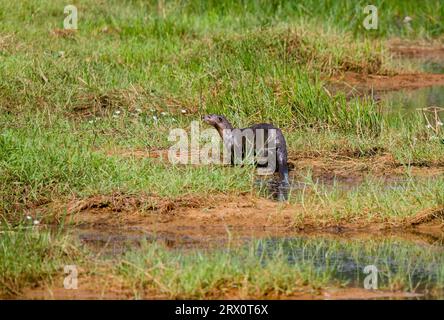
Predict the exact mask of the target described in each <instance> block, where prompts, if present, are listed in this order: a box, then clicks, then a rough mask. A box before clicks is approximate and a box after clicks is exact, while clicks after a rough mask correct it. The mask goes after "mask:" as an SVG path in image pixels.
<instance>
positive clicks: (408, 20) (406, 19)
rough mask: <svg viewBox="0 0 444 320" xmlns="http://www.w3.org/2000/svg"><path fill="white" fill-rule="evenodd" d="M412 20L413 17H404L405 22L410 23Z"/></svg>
mask: <svg viewBox="0 0 444 320" xmlns="http://www.w3.org/2000/svg"><path fill="white" fill-rule="evenodd" d="M412 20H413V19H412V17H409V16H405V18H404V23H409V22H410V21H412Z"/></svg>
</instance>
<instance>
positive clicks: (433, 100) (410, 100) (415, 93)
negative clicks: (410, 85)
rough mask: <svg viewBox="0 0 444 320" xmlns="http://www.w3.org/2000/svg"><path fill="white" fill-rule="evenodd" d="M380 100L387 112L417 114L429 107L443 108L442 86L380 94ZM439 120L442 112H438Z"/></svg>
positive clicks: (443, 113) (443, 115)
mask: <svg viewBox="0 0 444 320" xmlns="http://www.w3.org/2000/svg"><path fill="white" fill-rule="evenodd" d="M381 100H382V101H384V103H385V104H387V105H388V106H389V108H390V111H389V112H393V111H395V112H396V111H404V112H419V111H418V109H421V108H428V107H431V106H437V107H444V86H432V87H427V88H421V89H415V90H399V91H389V92H385V93H383V94H381ZM438 114H439V116H440V118H441V120H442V119H444V112H443V111H440V112H438Z"/></svg>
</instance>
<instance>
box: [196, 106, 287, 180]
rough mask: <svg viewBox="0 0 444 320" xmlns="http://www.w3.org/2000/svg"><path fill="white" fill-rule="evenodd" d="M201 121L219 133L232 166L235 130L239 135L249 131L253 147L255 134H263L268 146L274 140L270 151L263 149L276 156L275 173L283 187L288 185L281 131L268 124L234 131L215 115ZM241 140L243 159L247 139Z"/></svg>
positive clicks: (221, 118)
mask: <svg viewBox="0 0 444 320" xmlns="http://www.w3.org/2000/svg"><path fill="white" fill-rule="evenodd" d="M202 120H203V121H204V122H205V123H207V124H209V125H211V126H213V127H214V128H215V129H216V130H217V131H218V132H219V135H220V137H221V138H222V140H223V143H224V145H225V147H226V148H227V149H228V150H230V151H231V156H232V157H231V164H232V165H234V164H235V163H234V159H233V154H234V152H233V149H234V146H235V145H236V139H235V136H234V134H233V133H234V132H235V130H239V132H240V134H241V135H242V133H244V132H245V131H247V130H251V132H252V134H253V137H250V138H252V140H253V141H249V143H251V144H253V145H254V146H255V147H256V145H257V141H256V136H257V134H263V135H264V137H263V138H264V139H263V140H265V141H267V144H268V145H269V144H270V140H269V138H274V141H272V143H271V145H272V147H271V149H270V147H268V145H267V146H266V148H265V149H266V150H267V151H266V152H265V153H267V152H272V156H274V155H276V158H275V159H276V166H275V172H279V176H280V180H281V183H282V184H283V185H288V184H289V179H288V163H287V144H286V142H285V138H284V135H283V134H282V131H281V130H280V129H279V128H277V127H275V126H273V125H272V124H269V123H259V124H255V125H252V126H251V127H247V128H242V129H236V128H233V126H232V125H231V123H230V122H229V121H228V120H227V119H226V118H225V117H224V116H221V115H217V114H210V115H206V116H202ZM271 130H273V132H271ZM259 131H262V133H259ZM241 138H242V140H241V143H242V147H241V148H242V157H244V156H245V150H246V143H247V141H246V139H248V138H246V137H243V136H242V137H241ZM244 138H246V139H244ZM255 149H256V148H255ZM273 149H274V150H273ZM256 164H257V163H256ZM257 165H258V164H257ZM258 166H259V165H258Z"/></svg>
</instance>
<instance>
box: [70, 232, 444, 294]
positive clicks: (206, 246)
mask: <svg viewBox="0 0 444 320" xmlns="http://www.w3.org/2000/svg"><path fill="white" fill-rule="evenodd" d="M73 234H74V235H75V236H76V237H77V239H78V240H79V241H80V242H81V243H82V244H83V245H85V246H86V248H88V249H89V250H90V251H91V252H92V253H93V254H95V255H96V257H100V258H105V259H113V258H118V257H122V256H123V255H124V254H125V253H126V252H128V251H130V250H134V249H137V248H139V247H140V246H142V245H143V244H144V243H154V242H160V243H163V244H164V245H165V246H166V247H169V248H170V250H178V252H180V253H181V254H182V253H184V252H186V251H189V250H191V251H194V250H198V251H199V252H201V253H202V254H205V253H204V252H206V253H209V254H211V252H212V251H214V250H224V251H226V250H228V251H229V250H230V249H229V248H242V247H245V249H246V250H250V251H251V248H254V252H255V255H256V256H257V258H258V259H259V261H261V263H263V264H265V263H266V262H267V259H276V257H278V258H279V259H280V260H282V261H286V262H287V263H289V264H295V265H297V266H301V268H302V269H304V270H307V267H308V268H309V269H310V270H312V271H311V272H312V275H313V277H314V278H319V277H320V276H322V275H325V276H326V277H328V278H329V279H331V280H332V281H333V282H335V283H339V284H341V285H343V286H346V287H347V286H348V287H354V288H363V286H364V279H365V278H366V277H367V276H368V274H366V273H365V272H364V268H366V267H367V266H370V265H371V266H374V267H372V268H375V269H374V270H377V271H376V273H377V288H378V289H387V288H392V287H393V286H394V285H396V284H397V283H398V284H402V287H403V290H404V291H406V292H416V293H420V294H421V296H419V297H416V298H428V297H431V296H430V289H434V292H433V297H440V298H442V297H444V291H443V290H442V286H443V285H444V233H442V234H438V235H436V234H435V235H433V236H431V235H426V234H424V235H422V234H411V235H409V234H406V233H402V234H396V233H391V234H355V233H342V234H341V233H339V234H329V233H323V234H318V235H301V234H295V235H294V236H291V237H285V238H273V237H268V238H264V239H260V240H257V239H255V238H246V237H244V238H242V239H239V240H238V241H237V242H233V243H232V244H231V245H227V242H230V241H231V240H228V239H225V240H221V239H220V238H215V239H213V240H211V239H210V240H208V239H205V241H201V242H198V241H196V239H191V238H189V237H183V236H182V237H180V238H178V237H174V236H172V235H155V234H152V233H147V232H143V231H142V230H140V229H136V228H134V229H126V230H117V229H113V230H101V231H97V230H91V229H84V230H82V229H77V230H76V231H75V232H74V233H73ZM184 249H185V251H184Z"/></svg>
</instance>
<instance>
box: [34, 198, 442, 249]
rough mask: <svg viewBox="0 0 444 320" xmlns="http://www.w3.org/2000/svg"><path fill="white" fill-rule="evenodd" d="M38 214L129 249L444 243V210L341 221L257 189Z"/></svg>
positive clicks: (113, 201) (92, 202) (79, 204)
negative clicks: (306, 237)
mask: <svg viewBox="0 0 444 320" xmlns="http://www.w3.org/2000/svg"><path fill="white" fill-rule="evenodd" d="M172 202H174V205H172V204H171V203H172ZM146 204H149V205H146ZM62 212H63V214H62ZM65 212H66V215H65V214H64V213H65ZM49 213H51V214H49ZM34 214H38V215H39V216H44V217H46V218H45V219H44V220H43V223H46V224H52V223H53V222H54V221H59V223H61V222H63V224H64V225H65V226H67V228H69V230H70V231H71V232H72V233H73V234H74V235H76V236H77V237H79V238H80V239H81V240H83V242H84V243H87V242H90V243H93V244H94V243H101V245H105V244H106V243H107V242H109V241H110V242H111V245H110V246H109V249H112V250H117V251H124V248H123V247H117V248H116V247H115V243H119V241H120V244H121V245H123V243H124V242H127V241H128V242H131V241H133V242H140V241H141V240H142V239H143V240H144V241H148V242H150V241H161V242H163V243H164V244H165V245H166V246H169V247H207V246H209V245H211V244H216V245H225V244H226V243H227V242H229V241H237V240H240V241H242V240H243V239H251V238H264V237H288V236H292V235H293V236H294V235H296V234H313V235H316V234H319V232H321V233H329V234H333V235H334V234H336V235H342V236H343V235H345V234H347V236H349V237H351V236H355V235H356V236H359V237H361V236H362V235H361V234H362V233H365V234H369V235H370V236H377V235H378V234H379V235H383V236H384V237H387V236H390V235H393V234H395V235H396V236H399V234H401V235H402V234H403V233H406V231H409V232H410V233H409V235H408V236H409V237H410V234H414V233H415V232H416V233H417V234H418V236H416V238H418V239H419V238H421V239H423V240H424V241H428V240H430V239H431V241H440V238H441V237H442V230H443V229H442V226H443V224H442V223H443V221H444V210H443V208H442V207H436V208H430V209H426V210H423V211H421V212H418V213H417V215H413V216H411V217H408V218H396V217H393V218H392V219H389V220H387V218H382V217H378V216H373V217H372V218H370V217H366V216H365V215H363V216H362V217H350V218H347V217H342V218H338V217H334V216H332V215H331V210H328V208H322V207H319V208H318V209H317V210H313V208H312V209H309V208H307V207H305V206H304V205H303V204H300V203H295V204H292V203H279V202H276V201H272V200H270V199H266V198H258V197H257V196H255V195H249V194H244V195H238V196H235V195H215V196H210V197H205V198H203V197H202V198H198V197H192V196H190V197H186V198H182V199H177V200H175V201H171V200H169V199H163V198H159V197H152V196H143V195H139V196H137V199H134V197H130V196H126V195H122V194H113V195H107V196H105V195H102V196H96V197H90V198H87V199H74V200H71V201H68V203H51V204H49V205H45V206H44V207H42V208H39V209H37V210H35V211H34ZM73 228H74V229H73ZM398 233H399V234H398ZM423 233H425V234H428V236H423V235H422V234H423ZM113 246H114V247H113Z"/></svg>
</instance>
